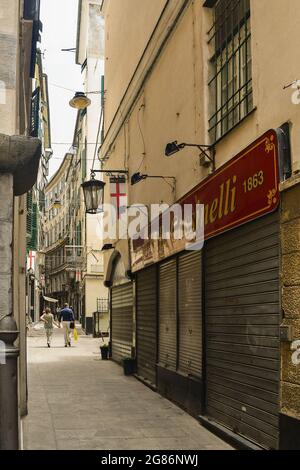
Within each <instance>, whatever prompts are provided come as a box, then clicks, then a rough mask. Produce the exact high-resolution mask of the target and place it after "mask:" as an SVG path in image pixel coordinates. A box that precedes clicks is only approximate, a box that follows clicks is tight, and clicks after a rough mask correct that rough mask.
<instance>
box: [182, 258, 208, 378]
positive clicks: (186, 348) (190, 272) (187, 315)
mask: <svg viewBox="0 0 300 470" xmlns="http://www.w3.org/2000/svg"><path fill="white" fill-rule="evenodd" d="M178 309H179V311H178V314H179V364H178V366H179V367H178V368H179V370H180V371H181V372H183V373H185V374H188V375H193V376H195V377H201V375H202V374H201V372H202V252H201V251H200V252H199V251H196V252H190V253H188V254H185V255H182V256H180V257H179V261H178Z"/></svg>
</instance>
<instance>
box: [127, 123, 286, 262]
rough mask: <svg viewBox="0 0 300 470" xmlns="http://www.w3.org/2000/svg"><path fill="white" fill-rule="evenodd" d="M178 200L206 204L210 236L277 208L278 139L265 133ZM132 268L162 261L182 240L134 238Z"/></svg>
mask: <svg viewBox="0 0 300 470" xmlns="http://www.w3.org/2000/svg"><path fill="white" fill-rule="evenodd" d="M178 203H179V204H180V205H182V206H184V205H192V206H193V209H194V210H196V205H197V204H203V206H204V212H203V214H204V238H205V239H208V238H211V237H214V236H216V235H219V234H221V233H223V232H224V231H227V230H231V229H233V228H235V227H238V226H239V225H242V224H244V223H246V222H249V221H251V220H254V219H256V218H258V217H261V216H263V215H265V214H267V213H269V212H272V211H274V210H275V209H276V208H277V207H278V204H279V169H278V139H277V133H276V131H275V130H270V131H268V132H266V133H265V134H264V135H263V136H262V137H260V138H259V139H257V140H256V141H255V142H253V143H252V144H251V145H249V146H248V147H247V148H246V149H245V150H243V151H242V152H240V153H239V154H238V155H237V156H235V157H234V158H233V159H231V160H230V161H229V162H227V163H226V164H225V165H223V166H222V167H221V168H219V169H218V170H217V171H216V172H215V173H214V174H213V175H211V176H209V177H208V178H206V179H205V180H204V181H202V182H201V183H200V184H199V185H198V186H196V187H195V188H194V189H193V190H192V191H190V192H189V193H188V194H187V195H186V196H184V197H183V198H182V199H181V200H180V201H178ZM131 248H132V270H133V271H138V270H140V269H142V268H143V267H145V266H147V265H149V264H151V263H155V262H158V261H161V260H162V259H164V258H166V257H168V256H171V255H173V254H175V253H177V252H178V251H181V250H182V249H184V246H183V245H182V243H180V241H179V240H173V241H172V237H171V239H170V240H163V241H162V240H141V239H137V240H132V242H131Z"/></svg>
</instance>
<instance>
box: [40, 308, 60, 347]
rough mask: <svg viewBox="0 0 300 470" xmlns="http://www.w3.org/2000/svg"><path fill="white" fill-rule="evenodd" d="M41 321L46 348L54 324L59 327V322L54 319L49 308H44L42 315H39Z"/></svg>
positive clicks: (49, 343)
mask: <svg viewBox="0 0 300 470" xmlns="http://www.w3.org/2000/svg"><path fill="white" fill-rule="evenodd" d="M41 321H42V322H44V327H45V333H46V338H47V346H48V348H50V347H51V340H52V335H53V328H54V325H56V326H57V327H58V328H60V324H59V323H57V322H56V321H55V320H54V315H53V313H51V310H50V308H46V310H44V311H43V315H42V316H41Z"/></svg>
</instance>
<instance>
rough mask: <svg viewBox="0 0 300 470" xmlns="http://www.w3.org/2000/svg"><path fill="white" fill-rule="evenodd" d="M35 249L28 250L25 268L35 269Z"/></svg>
mask: <svg viewBox="0 0 300 470" xmlns="http://www.w3.org/2000/svg"><path fill="white" fill-rule="evenodd" d="M35 254H36V252H35V251H29V256H28V259H27V269H35Z"/></svg>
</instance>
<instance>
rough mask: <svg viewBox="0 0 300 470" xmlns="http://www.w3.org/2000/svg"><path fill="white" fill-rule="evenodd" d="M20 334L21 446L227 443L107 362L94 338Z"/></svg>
mask: <svg viewBox="0 0 300 470" xmlns="http://www.w3.org/2000/svg"><path fill="white" fill-rule="evenodd" d="M45 343H46V341H45V338H44V337H43V336H41V334H40V333H37V334H36V335H35V336H33V337H29V338H28V361H29V367H28V379H29V415H28V416H27V417H26V418H25V419H24V420H23V436H24V439H23V440H24V449H25V450H40V449H41V450H73V449H74V450H138V449H142V450H159V449H162V450H167V449H171V450H190V449H193V450H202V449H209V450H212V449H214V450H225V449H231V447H230V446H229V445H227V444H226V443H224V442H223V441H222V440H220V439H219V438H217V437H216V436H214V435H213V434H211V433H210V432H209V431H207V430H206V429H205V428H203V427H202V426H201V425H200V424H199V423H198V422H197V421H196V420H195V419H193V418H192V417H190V416H189V415H188V414H187V413H185V412H184V411H182V410H181V409H180V408H178V407H177V406H176V405H174V404H173V403H171V402H170V401H168V400H166V399H164V398H162V397H161V396H160V395H159V394H157V393H155V392H153V391H152V390H150V389H149V388H148V387H146V386H145V385H143V384H142V383H141V382H139V381H138V380H136V379H135V378H134V377H126V376H124V375H123V370H122V368H121V367H120V366H118V365H117V364H115V363H113V362H111V361H101V360H100V354H99V344H100V341H99V340H98V339H93V338H90V337H86V336H80V337H79V341H78V343H77V344H76V345H73V346H72V348H65V347H64V341H63V336H62V332H61V331H59V330H56V331H55V337H54V339H53V345H52V348H51V349H48V348H46V347H45Z"/></svg>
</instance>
